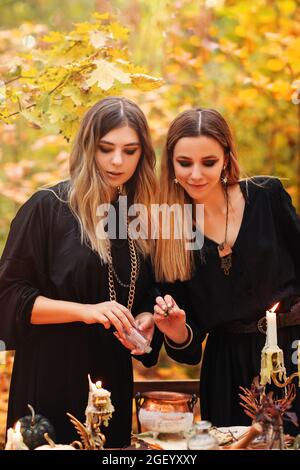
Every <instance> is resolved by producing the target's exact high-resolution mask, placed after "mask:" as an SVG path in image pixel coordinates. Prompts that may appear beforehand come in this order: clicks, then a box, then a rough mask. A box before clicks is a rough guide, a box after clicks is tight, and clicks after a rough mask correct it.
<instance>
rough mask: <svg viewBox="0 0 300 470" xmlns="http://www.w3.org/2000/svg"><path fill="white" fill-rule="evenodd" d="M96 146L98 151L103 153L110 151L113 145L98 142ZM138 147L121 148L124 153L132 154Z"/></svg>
mask: <svg viewBox="0 0 300 470" xmlns="http://www.w3.org/2000/svg"><path fill="white" fill-rule="evenodd" d="M98 148H99V150H100V152H103V153H110V152H111V151H112V150H113V146H110V145H108V144H101V143H100V144H99V145H98ZM138 149H139V147H138V146H137V147H131V148H126V147H125V148H123V152H124V153H126V155H134V154H135V152H136V151H137V150H138Z"/></svg>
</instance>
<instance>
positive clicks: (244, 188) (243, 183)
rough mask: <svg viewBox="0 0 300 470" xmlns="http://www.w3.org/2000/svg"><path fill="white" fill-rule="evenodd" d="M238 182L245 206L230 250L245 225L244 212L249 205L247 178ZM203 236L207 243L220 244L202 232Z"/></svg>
mask: <svg viewBox="0 0 300 470" xmlns="http://www.w3.org/2000/svg"><path fill="white" fill-rule="evenodd" d="M238 184H239V185H240V189H241V192H242V194H243V196H244V199H245V206H244V210H243V217H242V221H241V224H240V228H239V231H238V234H237V236H236V239H235V242H234V244H233V245H232V246H231V247H230V248H231V249H232V250H233V249H234V248H235V247H236V246H237V243H238V242H239V239H240V236H241V233H242V230H243V227H244V225H245V219H246V213H247V209H248V206H249V192H248V181H247V180H240V181H239V182H238ZM203 237H204V240H205V241H207V242H209V243H212V244H214V245H216V246H219V244H220V243H218V242H216V241H215V240H213V239H212V238H209V237H207V236H206V235H204V234H203Z"/></svg>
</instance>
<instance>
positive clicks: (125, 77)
mask: <svg viewBox="0 0 300 470" xmlns="http://www.w3.org/2000/svg"><path fill="white" fill-rule="evenodd" d="M93 63H94V64H95V65H96V69H95V70H93V72H92V73H91V75H90V78H89V79H88V80H87V81H86V83H87V85H88V86H89V87H91V86H93V85H94V84H95V83H96V84H97V85H98V86H99V87H100V88H102V90H109V89H110V88H111V87H112V86H113V84H114V81H115V80H118V81H119V82H121V83H130V82H131V79H130V75H129V74H128V73H125V72H123V70H121V69H120V68H119V67H117V66H116V65H114V64H113V63H111V62H108V61H107V60H104V59H98V60H95V61H93Z"/></svg>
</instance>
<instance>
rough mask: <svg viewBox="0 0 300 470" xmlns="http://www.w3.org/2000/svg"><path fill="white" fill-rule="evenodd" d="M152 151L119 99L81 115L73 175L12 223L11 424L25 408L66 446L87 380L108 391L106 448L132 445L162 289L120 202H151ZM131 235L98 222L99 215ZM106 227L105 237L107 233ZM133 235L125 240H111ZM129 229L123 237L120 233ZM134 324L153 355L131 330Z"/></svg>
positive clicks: (0, 304)
mask: <svg viewBox="0 0 300 470" xmlns="http://www.w3.org/2000/svg"><path fill="white" fill-rule="evenodd" d="M154 165H155V155H154V151H153V147H152V143H151V139H150V135H149V129H148V125H147V122H146V119H145V116H144V114H143V112H142V111H141V110H140V108H139V107H138V106H137V105H136V104H135V103H133V102H132V101H130V100H128V99H125V98H118V97H111V98H106V99H103V100H102V101H100V102H98V103H97V104H95V105H94V106H93V107H92V108H91V109H90V110H89V111H88V112H87V113H86V115H85V116H84V118H83V120H82V123H81V126H80V129H79V132H78V134H77V137H76V140H75V143H74V146H73V150H72V153H71V156H70V179H69V180H67V181H62V182H60V183H58V184H56V185H55V186H52V187H50V188H46V189H44V190H39V191H38V192H36V193H35V194H34V195H33V196H32V197H31V198H30V199H29V200H28V201H27V202H26V203H25V204H24V205H23V206H22V207H21V208H20V210H19V211H18V213H17V215H16V217H15V219H14V220H13V222H12V225H11V229H10V233H9V236H8V240H7V243H6V246H5V249H4V252H3V255H2V258H1V265H0V338H1V340H3V341H4V342H5V343H6V347H7V349H16V354H15V360H14V369H13V374H12V380H11V388H10V397H9V408H8V423H7V424H8V426H12V425H14V423H15V422H16V421H17V420H18V419H19V418H20V417H21V416H24V415H26V414H28V409H27V403H30V404H31V405H32V406H33V407H34V409H35V411H36V413H39V414H42V415H44V416H45V417H47V418H48V419H49V420H50V421H51V422H52V424H53V425H54V427H55V430H56V435H57V441H58V442H70V441H72V440H74V439H75V438H77V435H76V432H75V430H74V428H73V426H72V425H71V424H70V422H69V419H68V417H67V416H66V412H70V413H71V414H73V415H74V416H76V417H77V418H78V419H79V420H80V421H82V422H84V421H85V415H84V413H85V407H86V405H87V398H88V374H90V375H91V378H92V380H93V381H94V382H95V381H97V380H100V381H102V384H103V387H104V388H106V389H108V390H109V391H110V392H111V399H112V403H113V405H114V407H115V412H114V414H113V418H112V420H111V421H110V422H109V426H108V428H107V430H105V431H104V434H105V435H106V437H107V446H108V447H121V446H124V445H126V444H129V441H130V432H131V413H132V406H131V405H132V382H133V378H132V361H131V353H133V354H136V357H137V358H139V359H140V360H141V361H142V362H143V364H144V365H146V366H152V365H153V364H155V363H156V360H157V356H158V350H159V341H156V340H158V338H159V336H160V335H159V334H158V333H157V332H156V334H155V338H153V333H154V321H153V315H152V311H153V304H154V301H155V291H154V287H153V275H152V270H151V266H150V263H149V261H148V253H149V243H148V240H147V239H142V238H140V239H133V238H132V237H130V236H129V234H128V232H127V230H126V229H127V216H126V214H121V217H119V214H120V209H119V195H120V194H122V195H123V196H127V200H128V206H130V205H131V204H134V203H140V204H144V205H145V206H146V207H148V206H150V204H151V201H152V192H153V188H155V176H154ZM103 204H104V207H109V211H110V212H109V213H111V211H113V212H114V211H116V214H117V217H116V220H117V221H118V220H119V218H120V220H121V221H122V224H123V225H122V227H121V225H119V227H110V230H111V232H109V233H110V234H111V236H110V235H109V234H108V235H107V234H106V236H103V233H104V232H105V230H104V226H99V221H100V218H99V214H100V212H101V210H100V212H99V208H100V209H101V207H103ZM101 227H102V229H103V230H102V229H101ZM115 228H116V229H117V233H118V228H119V229H121V228H122V229H124V228H125V237H124V236H123V237H119V236H118V235H117V236H112V234H114V232H115V230H114V229H115ZM123 232H124V230H123ZM133 326H137V327H138V328H140V329H141V330H142V331H143V334H144V335H145V336H147V337H148V339H149V340H150V341H151V340H152V352H151V353H150V354H143V355H140V354H141V353H142V350H137V348H135V349H134V347H133V344H131V343H130V342H128V341H127V340H126V339H125V336H124V333H125V332H126V331H127V332H128V331H130V330H131V329H132V327H133Z"/></svg>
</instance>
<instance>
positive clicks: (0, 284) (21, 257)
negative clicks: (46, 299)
mask: <svg viewBox="0 0 300 470" xmlns="http://www.w3.org/2000/svg"><path fill="white" fill-rule="evenodd" d="M41 193H42V194H41ZM45 197H46V198H47V195H46V196H45V192H44V191H39V192H37V193H35V194H34V195H33V196H32V197H31V198H30V199H29V200H28V201H27V202H26V203H25V204H24V205H23V206H22V207H21V208H20V209H19V211H18V212H17V214H16V216H15V218H14V219H13V221H12V223H11V227H10V231H9V235H8V238H7V242H6V245H5V247H4V251H3V254H2V257H1V260H0V340H2V341H4V343H5V348H6V349H7V350H9V349H17V347H18V344H19V342H20V341H22V340H23V339H24V338H25V337H27V335H28V334H29V335H31V334H33V333H34V331H35V330H36V329H37V328H38V326H37V325H32V324H31V323H30V317H31V311H32V307H33V304H34V302H35V299H36V298H37V297H38V296H39V295H41V288H42V285H43V284H44V281H45V276H46V259H47V253H46V237H47V226H48V223H49V218H50V217H51V215H50V213H49V211H47V217H45V215H44V214H45V207H44V200H45Z"/></svg>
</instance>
